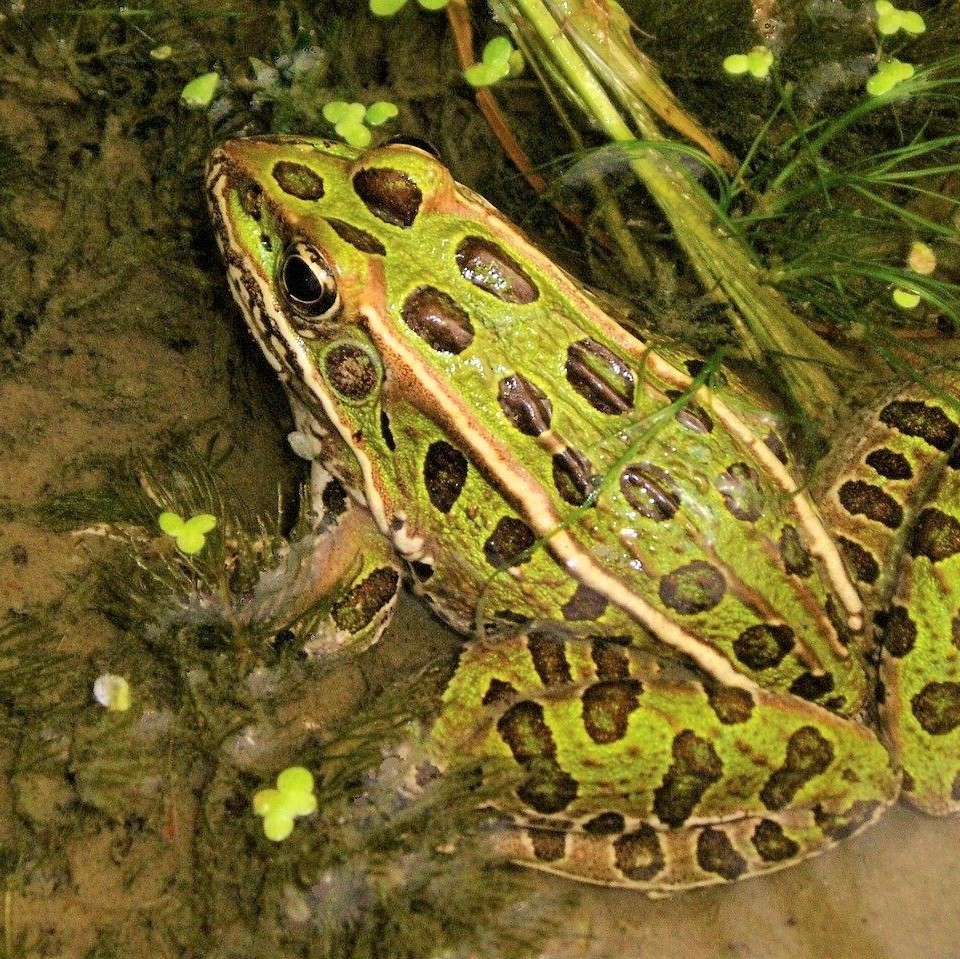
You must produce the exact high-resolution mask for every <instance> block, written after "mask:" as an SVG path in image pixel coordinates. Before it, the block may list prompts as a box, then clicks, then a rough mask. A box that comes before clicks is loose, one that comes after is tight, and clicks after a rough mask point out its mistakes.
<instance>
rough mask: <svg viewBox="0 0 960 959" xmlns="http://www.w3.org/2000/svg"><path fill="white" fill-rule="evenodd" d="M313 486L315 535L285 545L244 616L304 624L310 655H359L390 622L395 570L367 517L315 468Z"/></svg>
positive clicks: (391, 555)
mask: <svg viewBox="0 0 960 959" xmlns="http://www.w3.org/2000/svg"><path fill="white" fill-rule="evenodd" d="M311 485H312V493H313V510H314V512H315V513H316V515H317V517H318V518H317V520H316V522H315V523H314V527H313V530H312V531H311V532H310V533H308V534H307V535H306V536H304V537H303V538H301V539H300V540H298V541H297V542H295V543H292V544H291V546H290V548H289V550H288V552H287V555H286V559H285V564H284V568H283V569H281V570H276V571H273V572H271V573H268V574H266V575H265V576H264V578H263V579H262V580H261V582H260V584H259V585H258V589H257V591H256V596H255V599H254V601H253V602H252V603H251V604H250V608H249V610H248V614H249V615H250V616H251V617H252V618H257V619H275V618H276V617H277V616H278V615H282V616H283V618H284V619H286V620H288V621H289V620H294V619H299V618H304V619H305V620H306V621H307V623H308V627H309V632H310V635H309V637H307V638H306V639H305V641H304V648H305V649H306V650H307V652H308V653H310V654H311V655H314V656H330V655H333V654H336V653H338V652H340V651H343V650H350V651H359V650H362V649H364V648H365V647H367V646H369V645H371V644H372V643H374V642H376V641H377V639H379V637H380V634H381V633H382V632H383V630H384V628H385V627H386V625H387V623H388V622H389V620H390V616H391V614H392V613H393V609H394V606H395V604H396V597H397V591H398V589H399V586H400V564H399V561H398V559H397V557H396V555H395V553H394V552H393V548H392V546H391V545H390V542H389V541H388V540H387V538H386V537H385V536H384V535H383V534H382V533H381V532H380V529H379V528H378V527H377V525H376V524H375V523H374V521H373V518H372V517H371V515H370V513H369V512H367V510H365V509H363V507H361V506H359V505H357V504H356V503H355V502H354V501H353V500H352V499H350V497H349V496H348V495H347V493H346V491H345V490H344V488H343V486H342V485H341V484H340V482H339V481H338V480H336V479H334V478H332V477H331V476H330V474H329V473H327V472H326V470H324V469H323V468H322V467H321V466H320V465H319V464H318V463H314V464H313V466H312V474H311Z"/></svg>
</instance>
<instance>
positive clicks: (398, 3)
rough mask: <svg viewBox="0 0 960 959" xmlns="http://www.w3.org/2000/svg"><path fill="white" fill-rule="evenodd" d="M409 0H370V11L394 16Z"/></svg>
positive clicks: (384, 15)
mask: <svg viewBox="0 0 960 959" xmlns="http://www.w3.org/2000/svg"><path fill="white" fill-rule="evenodd" d="M406 2H407V0H370V12H371V13H372V14H374V15H375V16H378V17H392V16H393V15H394V14H395V13H398V12H399V11H400V10H402V9H403V7H404V4H406Z"/></svg>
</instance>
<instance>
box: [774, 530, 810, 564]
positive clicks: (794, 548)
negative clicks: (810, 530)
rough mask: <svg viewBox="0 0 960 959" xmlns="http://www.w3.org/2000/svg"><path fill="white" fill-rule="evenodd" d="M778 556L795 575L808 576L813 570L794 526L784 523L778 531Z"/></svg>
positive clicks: (808, 555) (808, 554)
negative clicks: (779, 531)
mask: <svg viewBox="0 0 960 959" xmlns="http://www.w3.org/2000/svg"><path fill="white" fill-rule="evenodd" d="M780 556H781V558H782V559H783V567H784V569H785V570H786V571H787V572H788V573H793V574H794V575H795V576H809V575H810V573H811V572H813V562H812V561H811V559H810V553H808V552H807V549H806V547H805V546H804V545H803V541H802V540H801V539H800V534H799V533H798V532H797V529H796V527H795V526H791V525H790V524H789V523H786V524H785V525H784V527H783V530H782V531H781V533H780Z"/></svg>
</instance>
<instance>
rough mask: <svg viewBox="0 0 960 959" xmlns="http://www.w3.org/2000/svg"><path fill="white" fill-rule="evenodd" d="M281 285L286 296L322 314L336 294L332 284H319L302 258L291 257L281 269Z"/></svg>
mask: <svg viewBox="0 0 960 959" xmlns="http://www.w3.org/2000/svg"><path fill="white" fill-rule="evenodd" d="M283 285H284V288H285V289H286V291H287V296H289V297H290V299H291V300H296V302H297V303H299V304H302V305H304V306H308V307H310V308H311V312H317V311H318V310H319V311H320V312H322V311H323V310H325V309H327V308H329V307H330V305H331V304H332V303H333V299H334V297H335V296H336V293H335V291H334V289H333V285H332V284H324V283H321V282H320V280H319V279H318V278H317V275H316V273H314V272H313V270H311V269H310V267H309V265H308V264H307V262H306V260H304V259H303V257H302V256H291V257H288V258H287V262H286V263H285V264H284V267H283Z"/></svg>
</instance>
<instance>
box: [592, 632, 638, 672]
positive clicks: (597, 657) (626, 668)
mask: <svg viewBox="0 0 960 959" xmlns="http://www.w3.org/2000/svg"><path fill="white" fill-rule="evenodd" d="M629 644H630V638H629V637H628V636H625V637H622V638H621V637H618V636H595V637H593V640H592V642H591V644H590V658H591V659H592V660H593V664H594V666H595V667H596V670H597V679H627V678H629V676H630V660H629V658H628V657H627V651H626V649H625V647H626V646H628V645H629Z"/></svg>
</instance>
